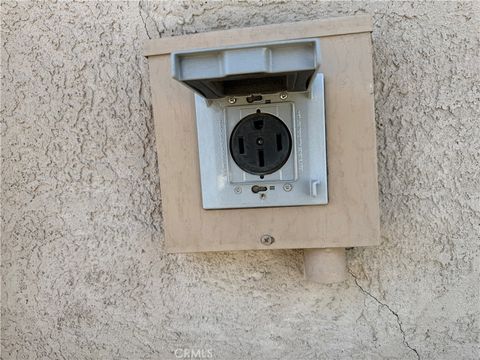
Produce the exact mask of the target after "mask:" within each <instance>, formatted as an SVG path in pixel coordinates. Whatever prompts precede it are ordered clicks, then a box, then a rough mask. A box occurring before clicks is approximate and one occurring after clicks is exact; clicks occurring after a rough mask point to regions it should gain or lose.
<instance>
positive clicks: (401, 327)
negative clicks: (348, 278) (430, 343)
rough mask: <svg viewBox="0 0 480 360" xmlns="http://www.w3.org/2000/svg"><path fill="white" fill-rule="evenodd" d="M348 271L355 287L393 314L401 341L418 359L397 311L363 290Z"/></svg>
mask: <svg viewBox="0 0 480 360" xmlns="http://www.w3.org/2000/svg"><path fill="white" fill-rule="evenodd" d="M348 272H349V273H350V275H352V277H353V280H354V282H355V285H357V287H358V288H359V289H360V291H361V292H362V293H364V294H365V295H367V296H368V297H370V298H371V299H373V300H374V301H375V302H376V303H378V304H379V305H381V306H383V307H385V308H386V309H387V310H388V311H389V312H390V313H391V314H392V315H394V316H395V320H396V322H397V324H398V328H399V330H400V333H401V334H402V339H403V343H404V344H405V346H406V347H407V348H409V349H410V350H411V351H413V352H414V353H415V355H416V357H417V359H419V360H420V354H419V353H418V351H417V349H415V348H414V347H412V346H411V345H410V344H409V343H408V341H407V338H406V335H405V330H404V329H403V325H402V321H401V320H400V317H399V316H398V313H397V312H396V311H394V310H393V309H392V308H391V307H390V306H389V305H388V304H386V303H384V302H382V301H380V300H378V298H377V297H375V296H374V295H372V294H371V293H370V292H369V291H367V290H365V288H364V287H363V286H362V285H360V284H359V282H358V277H357V276H356V275H355V274H354V273H353V272H352V271H351V270H350V269H348Z"/></svg>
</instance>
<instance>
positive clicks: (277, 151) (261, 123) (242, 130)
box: [230, 111, 292, 175]
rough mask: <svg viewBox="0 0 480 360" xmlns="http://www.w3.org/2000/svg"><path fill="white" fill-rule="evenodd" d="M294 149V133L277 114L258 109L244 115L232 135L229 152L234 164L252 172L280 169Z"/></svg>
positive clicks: (262, 172)
mask: <svg viewBox="0 0 480 360" xmlns="http://www.w3.org/2000/svg"><path fill="white" fill-rule="evenodd" d="M291 152H292V136H291V135H290V131H289V130H288V127H287V126H286V125H285V123H284V122H283V121H282V120H280V119H279V118H278V117H276V116H274V115H272V114H268V113H262V112H258V111H257V113H255V114H250V115H247V116H245V117H244V118H243V119H242V120H240V121H239V123H238V124H237V125H236V126H235V128H234V129H233V131H232V134H231V135H230V153H231V154H232V158H233V160H234V161H235V163H236V164H237V165H238V167H240V169H242V170H243V171H246V172H248V173H250V174H253V175H267V174H271V173H274V172H275V171H277V170H279V169H280V168H281V167H282V166H283V165H284V164H285V163H286V162H287V160H288V158H289V156H290V153H291Z"/></svg>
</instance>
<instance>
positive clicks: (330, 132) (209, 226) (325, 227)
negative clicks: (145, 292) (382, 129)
mask: <svg viewBox="0 0 480 360" xmlns="http://www.w3.org/2000/svg"><path fill="white" fill-rule="evenodd" d="M371 31H372V21H371V18H370V17H369V16H354V17H342V18H333V19H325V20H314V21H306V22H298V23H289V24H278V25H267V26H259V27H253V28H243V29H233V30H226V31H218V32H210V33H203V34H195V35H187V36H178V37H171V38H162V39H156V40H149V41H148V42H147V43H146V46H145V56H147V57H148V62H149V69H150V86H151V90H152V104H153V114H154V120H155V132H156V142H157V152H158V163H159V169H160V181H161V182H160V184H161V191H162V211H163V219H164V230H165V240H166V248H167V251H169V252H196V251H225V250H250V249H291V248H301V249H323V248H345V247H354V246H366V245H376V244H378V242H379V207H378V185H377V160H376V145H375V119H374V103H373V75H372V44H371ZM332 254H333V253H332ZM335 254H336V253H335ZM332 256H333V255H332ZM335 256H337V255H335ZM339 256H342V255H341V254H340V255H339ZM310 258H313V257H309V259H310ZM306 259H307V258H306ZM330 259H333V260H331V261H336V259H335V258H333V257H330ZM328 261H330V260H328Z"/></svg>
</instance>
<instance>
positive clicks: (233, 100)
mask: <svg viewBox="0 0 480 360" xmlns="http://www.w3.org/2000/svg"><path fill="white" fill-rule="evenodd" d="M228 102H229V103H230V104H235V103H236V102H237V99H235V98H234V97H230V98H228Z"/></svg>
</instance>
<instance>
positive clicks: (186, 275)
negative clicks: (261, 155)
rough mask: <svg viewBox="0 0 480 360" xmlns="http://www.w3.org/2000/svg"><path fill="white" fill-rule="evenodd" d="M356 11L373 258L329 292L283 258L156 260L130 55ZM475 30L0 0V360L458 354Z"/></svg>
mask: <svg viewBox="0 0 480 360" xmlns="http://www.w3.org/2000/svg"><path fill="white" fill-rule="evenodd" d="M363 13H369V14H371V15H373V17H374V24H375V29H374V32H373V44H374V52H375V53H374V74H375V97H376V122H377V141H378V154H379V162H378V171H379V183H380V199H381V204H380V205H381V211H382V216H381V226H382V243H381V245H380V246H378V247H374V248H365V249H352V250H349V251H348V262H349V269H350V272H351V276H350V278H349V279H348V281H346V282H345V283H342V284H337V285H316V284H312V283H307V282H305V281H303V280H302V274H301V270H302V266H303V264H302V254H301V251H258V252H236V253H210V254H198V255H167V254H165V252H164V246H163V236H162V217H161V195H160V183H161V181H160V179H159V175H158V172H157V165H156V161H157V160H156V153H155V138H154V132H153V128H152V126H153V121H152V114H151V102H150V90H149V81H148V73H147V62H146V60H145V59H144V58H143V57H142V55H141V47H142V43H143V41H144V40H145V39H147V38H157V37H160V36H162V37H164V36H171V35H175V34H182V33H193V32H203V31H208V30H212V29H224V28H235V27H244V26H252V25H260V24H266V23H281V22H286V21H295V20H304V19H315V18H323V17H329V16H339V15H353V14H363ZM479 19H480V6H479V3H478V2H469V3H459V2H448V3H438V2H437V3H422V4H418V3H417V4H413V3H400V2H397V3H360V2H358V3H343V2H342V3H322V2H307V1H305V2H291V1H289V2H270V1H261V2H259V1H242V2H223V3H222V2H210V1H208V2H205V1H181V2H174V1H171V2H161V3H152V2H148V3H142V4H138V3H136V2H129V3H121V2H111V3H106V2H105V3H104V2H86V3H61V2H60V3H57V4H55V3H53V2H46V3H40V2H38V3H33V2H20V3H14V2H2V58H1V59H2V64H1V75H2V107H1V115H2V123H1V134H2V148H1V155H2V169H1V176H2V180H1V185H2V188H1V205H2V247H1V250H2V255H1V260H2V296H1V300H2V319H1V322H2V324H1V328H2V334H1V335H2V339H1V349H2V354H1V358H2V359H175V358H177V357H176V356H178V355H185V354H186V351H188V349H192V350H194V351H197V350H203V353H201V352H199V353H200V354H201V355H204V357H207V358H208V357H209V356H210V354H211V355H212V356H213V358H214V359H222V360H223V359H225V360H230V359H232V360H233V359H352V358H354V359H385V358H388V359H417V358H422V359H478V357H479V355H480V354H479V326H480V323H479V317H480V310H479V275H480V273H479V267H480V263H479V255H480V246H479V245H480V244H479V241H480V240H479V238H480V235H479V234H480V170H479V168H480V166H479V163H480V125H479V124H480V123H479V121H480V75H479V63H480V54H479V52H480V40H479V29H480V20H479ZM353 115H354V114H352V116H353ZM176 349H181V351H177V352H175V350H176ZM183 350H186V351H185V352H183ZM195 354H196V355H198V353H196V352H195Z"/></svg>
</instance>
